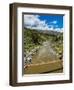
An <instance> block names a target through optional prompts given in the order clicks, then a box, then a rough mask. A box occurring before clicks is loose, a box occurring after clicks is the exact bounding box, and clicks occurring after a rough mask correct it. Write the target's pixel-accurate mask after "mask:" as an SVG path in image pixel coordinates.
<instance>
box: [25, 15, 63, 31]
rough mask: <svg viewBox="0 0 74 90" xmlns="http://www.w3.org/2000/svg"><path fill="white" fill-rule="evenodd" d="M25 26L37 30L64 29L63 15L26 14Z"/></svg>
mask: <svg viewBox="0 0 74 90" xmlns="http://www.w3.org/2000/svg"><path fill="white" fill-rule="evenodd" d="M24 27H26V28H31V29H37V30H55V31H60V32H62V31H63V15H53V14H52V15H51V14H49V15H42V14H41V15H39V14H38V15H36V14H24Z"/></svg>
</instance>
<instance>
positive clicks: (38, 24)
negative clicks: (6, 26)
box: [24, 15, 49, 30]
mask: <svg viewBox="0 0 74 90" xmlns="http://www.w3.org/2000/svg"><path fill="white" fill-rule="evenodd" d="M24 26H25V27H27V28H33V29H40V30H49V26H48V25H47V24H46V21H45V20H40V19H39V15H24Z"/></svg>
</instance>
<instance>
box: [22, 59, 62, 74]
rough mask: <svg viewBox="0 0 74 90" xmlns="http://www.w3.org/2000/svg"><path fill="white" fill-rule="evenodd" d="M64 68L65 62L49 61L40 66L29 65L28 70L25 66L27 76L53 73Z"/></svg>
mask: <svg viewBox="0 0 74 90" xmlns="http://www.w3.org/2000/svg"><path fill="white" fill-rule="evenodd" d="M62 68H63V61H62V60H54V61H49V62H47V63H44V62H43V63H40V64H30V65H27V66H26V68H25V66H24V73H25V74H38V73H44V72H52V71H56V70H59V69H62Z"/></svg>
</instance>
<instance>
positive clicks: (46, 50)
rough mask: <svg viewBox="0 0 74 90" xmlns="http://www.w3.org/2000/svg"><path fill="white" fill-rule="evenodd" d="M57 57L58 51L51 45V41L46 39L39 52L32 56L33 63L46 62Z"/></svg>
mask: <svg viewBox="0 0 74 90" xmlns="http://www.w3.org/2000/svg"><path fill="white" fill-rule="evenodd" d="M57 59H58V58H57V55H56V52H55V51H54V50H53V48H52V47H51V43H50V42H49V41H46V42H44V43H43V44H42V46H41V47H40V49H39V50H38V52H37V54H36V55H34V56H33V57H32V63H44V62H48V61H50V60H57Z"/></svg>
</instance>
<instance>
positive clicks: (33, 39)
mask: <svg viewBox="0 0 74 90" xmlns="http://www.w3.org/2000/svg"><path fill="white" fill-rule="evenodd" d="M45 41H50V42H51V44H52V48H53V49H54V50H55V51H56V52H57V54H59V53H62V52H63V33H60V32H56V31H47V30H33V29H27V28H25V29H24V51H25V52H26V53H28V52H30V51H31V50H32V49H34V48H35V47H37V46H41V45H42V43H43V42H45Z"/></svg>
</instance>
